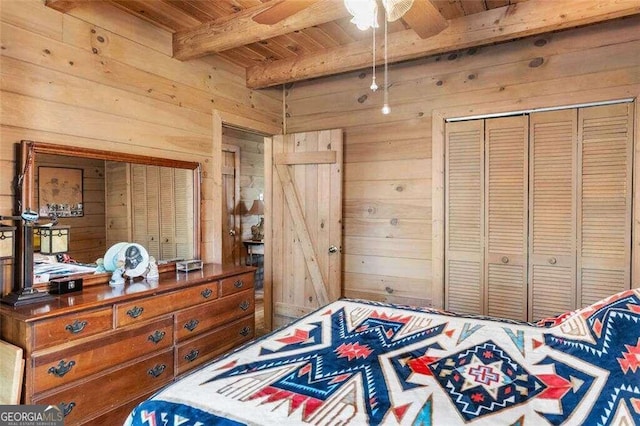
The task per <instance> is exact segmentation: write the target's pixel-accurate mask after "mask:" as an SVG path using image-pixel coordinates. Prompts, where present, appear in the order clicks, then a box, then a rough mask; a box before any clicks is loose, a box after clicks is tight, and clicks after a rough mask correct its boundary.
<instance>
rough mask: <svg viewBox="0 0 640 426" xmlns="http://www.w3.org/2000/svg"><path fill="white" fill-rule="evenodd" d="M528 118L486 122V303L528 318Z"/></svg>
mask: <svg viewBox="0 0 640 426" xmlns="http://www.w3.org/2000/svg"><path fill="white" fill-rule="evenodd" d="M528 133H529V130H528V118H527V117H526V116H517V117H505V118H494V119H490V120H486V121H485V216H486V221H485V238H486V244H485V265H486V266H485V282H486V286H485V303H486V313H487V314H488V315H491V316H497V317H503V318H511V319H522V320H525V319H526V318H527V228H528V223H527V217H528V215H527V210H528V196H527V193H528V151H529V144H528V136H529V135H528Z"/></svg>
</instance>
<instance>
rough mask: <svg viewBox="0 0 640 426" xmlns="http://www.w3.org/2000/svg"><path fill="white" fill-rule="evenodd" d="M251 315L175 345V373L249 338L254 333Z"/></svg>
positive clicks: (182, 371)
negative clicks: (176, 367) (176, 365)
mask: <svg viewBox="0 0 640 426" xmlns="http://www.w3.org/2000/svg"><path fill="white" fill-rule="evenodd" d="M254 322H255V319H254V317H253V315H251V316H250V317H246V318H243V319H241V320H239V321H236V322H234V323H233V324H229V325H227V326H224V327H221V328H219V329H216V330H214V331H211V332H209V333H206V334H203V335H201V336H199V337H195V338H193V339H191V340H188V341H186V342H184V343H181V344H179V345H178V346H177V347H176V357H177V359H176V362H177V364H178V372H177V374H182V373H184V372H186V371H188V370H190V369H192V368H194V367H195V366H197V365H200V364H202V363H203V362H205V361H209V360H211V359H213V358H215V357H216V356H218V355H221V354H223V353H225V352H228V351H229V350H231V349H233V348H234V347H236V346H238V345H239V344H240V343H242V342H246V341H247V340H251V339H252V338H253V336H254V333H255V326H254Z"/></svg>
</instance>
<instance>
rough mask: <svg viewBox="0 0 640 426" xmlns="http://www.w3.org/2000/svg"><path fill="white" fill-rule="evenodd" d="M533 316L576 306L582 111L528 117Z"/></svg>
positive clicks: (530, 265)
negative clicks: (579, 116) (579, 124)
mask: <svg viewBox="0 0 640 426" xmlns="http://www.w3.org/2000/svg"><path fill="white" fill-rule="evenodd" d="M529 129H530V130H529V154H530V165H529V179H530V181H529V283H530V288H529V312H530V315H529V320H534V321H536V320H539V319H542V318H546V317H551V316H555V315H558V314H560V313H563V312H567V311H571V310H573V309H575V307H576V306H575V305H576V284H575V281H576V280H575V269H576V243H575V240H576V216H575V210H576V192H575V191H576V184H577V182H576V177H575V176H576V161H577V159H576V147H577V110H575V109H570V110H561V111H550V112H541V113H533V114H531V116H530V122H529Z"/></svg>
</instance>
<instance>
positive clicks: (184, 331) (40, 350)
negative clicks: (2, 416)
mask: <svg viewBox="0 0 640 426" xmlns="http://www.w3.org/2000/svg"><path fill="white" fill-rule="evenodd" d="M254 271H255V268H252V267H240V266H221V265H205V267H204V268H203V270H201V271H193V272H190V273H188V274H186V273H183V272H180V273H175V272H170V273H164V274H161V275H160V279H159V281H158V283H157V284H155V285H154V286H152V285H149V284H146V283H140V282H137V283H134V284H132V285H129V284H127V285H126V286H125V287H124V290H115V289H112V288H111V287H109V286H107V285H100V286H94V287H89V288H85V289H84V290H83V291H82V292H79V293H70V294H68V295H62V296H59V297H57V298H56V300H55V301H54V302H51V303H48V304H35V305H31V306H25V307H21V308H11V307H9V306H2V307H0V321H1V329H2V339H3V340H6V341H8V342H11V343H13V344H14V345H17V346H20V347H21V348H22V349H23V350H24V352H25V359H26V371H25V380H24V389H23V397H22V402H23V403H25V404H55V405H58V404H63V406H64V408H65V424H66V425H72V424H83V423H90V424H92V425H95V424H105V425H113V424H122V421H123V420H124V419H125V417H126V415H127V414H128V413H129V411H130V410H131V409H132V408H133V407H134V406H135V405H136V404H137V403H138V402H140V401H142V400H143V399H145V398H146V397H148V396H150V395H151V394H153V393H154V392H155V391H156V390H157V389H159V388H160V387H161V386H163V385H165V384H167V383H169V382H171V381H173V380H174V379H175V378H176V377H178V376H180V375H182V374H184V373H185V372H187V371H189V370H190V369H192V368H194V367H196V366H198V365H200V364H202V363H204V362H206V361H208V360H211V359H213V358H215V357H216V356H218V355H220V354H223V353H225V352H227V351H229V350H231V349H233V348H234V347H236V346H238V345H239V344H241V343H243V342H245V341H248V340H250V339H251V338H253V336H254V309H255V299H254V289H253V275H254Z"/></svg>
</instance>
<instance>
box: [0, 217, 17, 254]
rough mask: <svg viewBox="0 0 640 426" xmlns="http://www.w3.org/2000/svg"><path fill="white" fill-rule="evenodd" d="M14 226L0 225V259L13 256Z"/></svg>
mask: <svg viewBox="0 0 640 426" xmlns="http://www.w3.org/2000/svg"><path fill="white" fill-rule="evenodd" d="M15 240H16V227H15V226H5V225H0V260H5V259H13V258H14V257H15Z"/></svg>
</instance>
